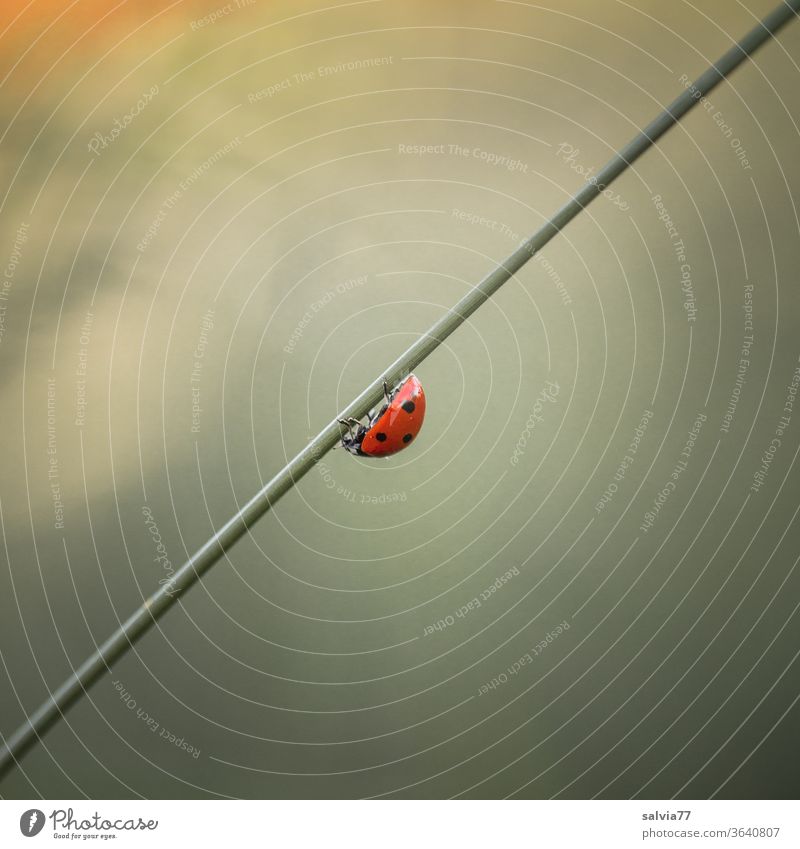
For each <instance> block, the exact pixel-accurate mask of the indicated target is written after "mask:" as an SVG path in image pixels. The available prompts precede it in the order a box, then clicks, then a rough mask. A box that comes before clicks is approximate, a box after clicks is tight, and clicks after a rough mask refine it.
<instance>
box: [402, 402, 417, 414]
mask: <svg viewBox="0 0 800 849" xmlns="http://www.w3.org/2000/svg"><path fill="white" fill-rule="evenodd" d="M403 409H404V410H405V411H406V412H407V413H413V412H414V410H415V409H416V404H414V402H413V401H406V402H405V404H403Z"/></svg>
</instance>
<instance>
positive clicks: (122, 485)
mask: <svg viewBox="0 0 800 849" xmlns="http://www.w3.org/2000/svg"><path fill="white" fill-rule="evenodd" d="M772 5H773V2H772V0H745V2H742V3H739V2H737V3H729V2H723V0H714V2H703V3H701V4H695V5H692V4H689V3H685V2H677V3H673V4H664V3H659V2H655V0H644V2H640V3H637V4H628V3H624V2H612V0H602V2H596V1H595V2H589V0H565V2H562V3H558V4H549V5H539V4H535V3H523V2H488V0H487V2H484V0H480V2H478V1H477V0H476V2H456V0H449V2H422V0H404V2H402V3H401V2H389V0H367V2H351V3H341V4H335V5H323V4H319V3H313V2H305V0H303V2H293V3H289V2H288V1H286V0H284V2H264V0H255V2H251V3H246V2H244V0H241V2H239V3H237V2H235V0H233V2H231V3H229V4H227V5H226V4H224V3H221V2H216V1H215V2H211V3H208V2H202V3H201V2H184V3H177V4H176V3H171V4H170V3H167V2H163V3H160V2H148V3H133V2H132V1H131V2H128V3H120V4H112V3H110V2H94V3H80V4H73V5H72V6H68V5H66V4H62V3H55V2H53V3H41V2H40V3H37V4H34V6H31V7H27V6H26V5H24V4H23V3H22V2H16V1H15V2H11V3H4V4H3V10H2V12H0V31H2V39H1V40H0V43H1V44H2V46H3V47H2V50H0V79H2V80H3V82H2V86H1V87H0V108H2V117H3V121H2V126H3V132H2V139H1V140H0V157H2V159H1V161H2V172H1V173H2V185H1V186H0V202H1V203H2V207H0V226H1V227H2V231H1V232H2V242H0V248H1V250H0V262H2V266H3V269H4V271H3V272H2V273H3V280H2V281H0V282H2V284H3V289H2V292H0V299H1V300H0V310H1V311H2V315H1V316H0V321H2V324H0V329H1V330H2V334H1V335H0V392H2V400H1V402H0V403H1V406H0V409H2V422H3V438H2V445H3V452H2V475H0V508H1V510H2V516H1V518H2V532H3V545H2V547H1V548H0V559H1V560H2V561H3V565H2V569H0V599H2V618H1V619H0V649H1V650H2V661H3V664H2V667H0V677H1V678H2V683H0V693H2V706H1V707H0V732H2V733H3V734H7V733H9V732H10V731H12V730H13V729H14V728H15V727H16V726H17V725H18V724H19V723H20V722H21V721H22V720H23V718H24V716H25V715H26V713H28V712H30V711H31V710H32V709H33V708H35V707H36V706H37V705H38V704H39V703H40V702H41V701H42V700H43V699H44V698H45V696H46V695H47V692H48V688H53V687H54V686H56V685H57V684H58V683H60V682H61V681H62V680H63V679H64V678H65V677H66V676H67V675H68V674H69V672H70V671H71V669H72V668H73V667H74V666H76V665H77V664H78V663H80V661H82V660H83V659H84V657H85V656H86V655H87V654H89V653H90V652H91V651H92V650H93V649H94V647H95V645H96V643H97V642H99V641H100V640H102V639H103V638H104V637H105V636H106V635H107V634H108V633H109V632H110V631H111V630H112V629H113V628H114V627H115V626H116V625H117V624H118V622H119V621H120V620H121V619H123V618H124V617H125V616H127V615H128V614H129V613H130V612H131V611H132V610H133V608H134V607H136V606H137V605H138V604H139V602H140V601H141V599H142V598H143V597H144V595H146V594H148V593H149V592H150V591H152V589H154V588H155V586H156V585H157V583H158V581H159V580H160V579H163V577H164V575H165V573H166V572H167V571H168V570H169V568H170V566H173V567H176V566H177V565H179V563H180V562H182V560H183V559H184V558H185V557H186V556H187V554H190V553H191V552H192V551H193V550H195V549H196V548H197V547H198V546H199V545H200V544H202V543H203V542H204V541H205V539H206V538H207V537H208V536H209V535H210V534H211V533H212V531H213V529H214V528H215V527H217V526H219V525H220V524H221V523H222V522H223V521H224V520H225V519H227V518H228V517H229V516H230V515H231V514H232V513H233V512H234V511H235V510H236V509H237V505H240V504H241V503H242V502H243V501H244V500H246V499H247V498H249V497H250V496H251V495H252V494H253V493H254V492H255V491H256V490H257V489H258V487H259V486H260V485H261V483H262V482H263V481H265V480H266V479H267V478H269V477H270V476H271V475H272V474H273V473H274V472H275V471H276V470H278V469H279V468H280V467H281V466H282V465H283V463H284V461H285V460H286V459H287V458H290V457H291V456H293V455H294V454H295V453H296V452H297V451H298V450H299V449H300V448H302V447H303V446H304V445H305V444H306V442H307V440H308V438H309V437H310V436H312V435H313V434H315V433H316V432H317V430H319V429H320V428H321V427H322V426H323V425H324V424H325V423H327V422H328V421H329V420H330V419H331V418H332V416H333V415H334V414H335V413H336V411H337V410H339V409H340V408H341V407H342V406H343V405H344V404H345V403H346V402H348V401H349V400H350V399H351V398H352V397H354V396H355V395H356V394H357V393H358V392H359V390H360V388H361V387H363V386H364V385H365V384H366V383H367V382H368V381H371V380H372V379H374V378H375V377H376V376H378V375H379V374H380V370H381V369H382V368H383V367H384V366H385V365H387V364H388V363H390V362H391V361H392V360H393V359H394V358H395V356H396V355H397V354H399V353H400V352H401V351H402V350H403V349H404V348H405V347H406V346H408V344H410V343H411V342H412V341H413V340H414V339H415V338H417V336H418V334H420V333H421V332H423V331H424V330H425V329H427V328H428V327H429V326H430V325H431V324H432V323H433V322H434V321H435V320H436V319H438V318H439V317H440V316H441V315H442V314H443V312H444V311H445V310H446V309H447V308H448V307H449V306H450V305H452V304H453V303H454V302H455V301H456V300H457V299H458V298H459V297H461V296H462V295H463V294H464V292H465V291H466V289H467V288H468V287H469V286H471V285H472V284H474V283H475V282H477V281H478V280H479V279H480V278H481V277H482V276H483V275H484V274H485V273H487V272H488V271H489V270H490V269H491V268H492V267H493V265H494V263H496V262H497V261H499V260H501V259H502V258H504V257H505V256H506V255H507V254H509V253H510V252H511V250H512V249H513V248H514V247H515V245H516V242H517V241H518V240H519V239H520V238H522V237H523V236H525V235H527V234H529V233H530V232H531V231H533V230H534V229H535V228H536V227H537V226H538V225H540V224H541V222H542V221H543V220H545V219H546V217H547V216H549V215H550V214H551V213H552V212H553V211H554V210H555V209H556V208H557V207H558V206H559V205H561V204H562V203H563V202H564V201H565V200H566V199H567V197H568V196H569V195H570V194H571V193H572V192H574V191H575V190H576V189H577V188H578V187H579V186H580V185H581V183H582V179H583V177H584V176H585V175H586V172H587V170H588V169H597V168H598V167H600V166H601V165H602V164H603V163H604V161H605V160H606V159H607V158H608V157H609V156H610V155H611V153H612V152H613V151H614V150H615V149H617V148H618V147H619V146H621V145H622V144H624V143H625V142H626V141H627V140H628V139H629V137H630V136H631V135H632V134H633V133H634V131H635V129H636V128H637V127H639V126H641V125H642V124H644V123H645V122H646V121H648V120H650V118H652V117H653V116H654V114H655V113H656V112H657V111H658V110H659V109H660V108H661V107H662V106H663V105H664V104H666V103H667V102H669V101H670V100H672V99H673V98H674V97H675V96H677V94H678V93H679V92H680V91H682V90H683V87H684V83H683V82H682V80H681V78H682V77H684V75H685V77H684V79H685V78H686V77H688V78H692V77H694V76H696V75H697V74H699V73H700V72H701V71H702V70H703V69H704V67H705V66H706V65H707V64H708V63H709V62H710V61H712V60H714V59H716V58H717V57H718V56H719V55H720V54H721V53H722V52H723V51H724V50H726V49H727V48H728V47H729V46H730V44H731V40H732V39H733V38H738V37H739V36H741V35H742V34H743V33H744V32H745V31H746V30H747V29H749V28H750V27H751V26H752V25H753V24H754V22H755V20H756V18H757V17H760V16H762V15H764V14H765V13H766V12H768V11H769V10H770V8H771V7H772ZM798 58H800V24H797V23H794V24H793V25H790V26H789V27H787V28H786V29H785V31H783V32H782V33H781V34H780V36H779V38H778V40H777V42H773V43H771V44H768V45H767V46H766V47H765V48H763V49H762V50H761V51H760V52H759V53H758V54H757V55H756V57H755V59H754V61H752V62H750V63H749V64H747V65H745V66H743V67H742V68H741V69H740V70H739V71H737V72H736V73H735V75H734V76H733V77H732V78H731V80H730V82H729V83H727V84H724V85H722V86H720V87H719V88H718V89H716V90H715V91H714V92H713V93H711V95H710V96H709V98H708V102H707V103H704V104H703V105H702V106H700V107H699V108H697V109H696V110H695V111H694V112H693V113H692V114H691V115H689V116H688V117H687V118H686V119H685V120H684V121H682V122H681V124H680V126H679V127H677V128H676V129H674V130H673V131H671V132H670V133H669V134H668V136H667V137H665V139H664V140H663V141H662V142H661V143H659V145H658V147H657V149H655V150H653V151H651V152H650V153H649V154H648V155H647V156H646V157H644V158H643V159H641V160H640V161H639V162H638V163H637V164H636V166H635V168H633V169H632V170H631V171H630V172H629V173H628V174H626V175H625V176H624V177H623V178H622V179H620V180H619V181H618V183H616V184H615V185H614V187H613V191H614V193H615V197H614V198H600V199H598V200H597V201H596V202H595V203H594V204H593V205H592V206H591V207H590V208H589V209H588V210H587V211H586V212H585V213H583V214H582V215H581V216H579V217H578V218H577V219H576V220H575V221H574V222H573V223H572V224H570V225H569V227H568V228H567V229H566V230H565V232H564V233H563V234H562V235H560V236H559V237H558V238H556V239H554V240H553V242H552V243H551V244H550V245H548V246H547V248H546V250H545V251H544V253H543V257H542V258H540V259H535V260H534V261H532V262H530V263H529V265H528V266H527V267H526V268H524V269H523V270H522V271H521V272H520V273H519V274H518V275H517V277H516V278H515V279H514V280H513V281H511V282H510V283H509V284H508V285H507V286H506V287H505V288H504V289H503V290H502V291H501V292H500V293H499V294H498V295H497V296H496V297H495V298H494V299H493V300H492V302H491V303H489V304H487V305H486V306H485V307H484V308H483V309H481V310H480V311H479V312H478V313H476V314H475V315H474V316H473V317H472V318H471V319H470V320H469V322H468V324H467V325H465V326H464V327H463V328H462V329H460V330H459V331H458V332H457V333H456V334H454V335H453V336H451V337H450V338H449V339H448V340H447V342H446V344H445V345H443V346H442V347H441V348H440V349H439V350H438V351H437V352H436V353H435V354H434V355H433V356H431V357H430V358H429V359H428V360H427V361H426V362H425V363H423V364H422V365H421V366H420V367H419V369H418V370H417V374H418V376H419V377H420V379H421V380H422V382H423V384H424V386H425V389H426V392H427V396H428V418H427V422H426V424H425V427H424V429H423V431H422V433H421V435H420V438H419V441H418V442H415V444H414V445H413V446H412V447H411V448H410V449H409V450H408V451H407V452H405V453H403V454H401V455H399V456H397V457H396V458H394V459H390V460H386V461H381V462H367V461H361V460H356V459H354V458H353V457H351V456H350V455H348V454H346V453H345V452H343V451H334V452H332V453H331V454H330V455H329V456H327V457H326V458H325V459H324V462H323V463H322V464H320V466H319V467H318V468H317V469H315V470H312V471H311V472H310V473H309V474H308V475H307V477H306V478H304V479H303V481H302V482H301V483H300V484H299V486H298V487H297V488H296V490H294V491H292V492H290V493H289V494H288V495H287V496H285V498H284V499H283V500H282V501H281V502H280V504H279V505H278V507H277V508H276V509H275V510H274V511H273V512H272V513H270V514H269V515H267V516H266V517H265V518H264V519H262V520H261V521H260V522H259V523H258V524H257V526H256V527H255V528H254V529H253V530H252V533H251V534H250V536H249V537H248V538H246V539H244V540H242V541H241V542H239V543H238V544H237V545H236V546H235V547H234V549H233V550H232V551H231V552H230V553H229V555H228V557H227V558H226V559H225V560H224V561H223V562H221V563H219V564H218V565H217V566H216V567H215V568H214V569H213V570H212V571H211V572H210V573H209V574H208V576H207V577H206V578H204V579H203V581H202V584H201V585H199V586H197V587H195V588H194V589H193V590H191V591H190V592H189V593H188V594H187V595H186V596H185V597H184V598H183V599H181V601H180V602H179V604H178V605H177V606H176V607H175V608H174V609H173V610H172V611H171V612H170V613H169V614H168V615H166V616H165V617H164V618H163V619H162V620H161V622H160V623H159V626H158V628H157V629H154V630H153V631H152V632H151V633H149V634H148V635H147V636H146V637H145V638H144V639H142V640H141V642H140V643H138V644H137V646H136V648H135V651H134V652H131V653H130V654H129V655H128V656H127V657H125V658H124V659H123V660H121V661H120V662H118V663H117V664H116V665H115V667H114V669H113V670H112V671H110V672H109V674H108V675H107V676H106V677H104V678H103V679H101V680H100V681H99V683H98V684H97V685H96V686H95V687H94V688H92V690H91V691H90V693H89V694H88V697H87V698H85V699H83V700H82V702H81V703H80V704H79V705H77V706H76V707H75V708H74V709H72V710H71V711H70V712H69V714H68V715H67V717H66V720H65V721H63V722H62V723H61V724H60V725H59V726H58V727H56V728H55V729H53V730H52V731H51V732H50V733H49V734H48V735H47V736H46V737H45V738H44V740H43V742H42V744H41V745H39V746H37V747H36V748H35V749H34V750H33V751H32V752H31V753H30V754H29V755H28V756H27V757H26V759H25V760H24V762H23V764H22V766H21V767H20V768H19V769H18V770H16V771H15V772H14V773H13V774H11V775H10V776H8V777H7V778H6V779H5V780H4V781H3V782H2V783H0V793H1V794H2V795H3V796H5V797H16V798H19V797H35V796H38V795H41V796H44V797H50V798H73V797H82V796H88V797H91V798H118V797H138V796H142V797H161V798H170V797H195V796H209V797H228V796H230V797H256V798H260V797H275V798H284V797H305V798H319V797H363V796H375V795H382V796H394V797H437V798H440V797H450V796H457V795H461V796H466V797H504V796H509V795H511V796H517V797H535V798H548V797H553V796H557V797H561V798H589V797H594V796H599V797H604V798H609V797H615V798H620V797H632V796H638V797H641V798H667V797H672V796H678V797H683V798H705V797H709V796H713V795H717V796H720V797H731V798H738V797H772V798H776V797H789V798H794V797H796V796H797V793H798V778H799V777H800V772H799V769H800V768H799V767H798V762H797V758H796V754H795V753H796V750H797V743H798V726H799V724H800V723H799V720H800V708H798V705H797V700H798V696H799V694H800V680H799V679H798V670H799V669H800V667H799V666H798V664H797V661H796V658H797V654H798V648H800V647H799V646H798V637H800V624H798V616H797V606H798V590H799V589H800V576H799V575H798V573H797V567H796V563H797V558H798V554H799V553H800V552H798V541H799V534H798V526H797V521H796V517H797V511H798V505H800V498H798V496H799V495H800V489H799V488H798V479H799V478H798V469H797V465H796V459H797V454H798V450H799V449H800V406H798V405H793V404H792V403H791V402H792V401H793V399H794V397H795V396H794V395H793V394H791V392H792V391H793V388H796V386H797V381H798V380H800V372H798V371H797V368H798V364H799V361H798V356H799V355H800V341H799V340H798V333H797V322H798V318H800V301H799V300H798V294H797V293H798V288H797V287H798V272H797V269H798V258H800V239H798V233H799V231H800V226H799V225H798V213H797V209H796V201H795V199H794V198H795V197H796V196H797V194H798V191H799V190H800V157H798V156H797V150H798V126H797V120H798V117H800V85H798V79H800V73H799V71H798V65H797V61H798ZM117 121H118V122H119V123H115V122H117ZM654 196H660V200H656V201H654V199H653V198H654ZM659 204H661V205H660V206H659ZM666 216H669V220H667V218H666ZM660 218H661V220H660ZM670 224H671V226H672V230H670ZM748 287H752V289H749V288H748ZM750 319H752V321H751V323H750ZM750 336H752V340H749V339H748V338H747V337H750ZM746 341H751V343H752V344H750V346H749V347H748V348H747V352H748V354H749V356H747V358H746V364H745V365H741V361H742V359H743V357H742V353H741V352H742V347H743V343H744V342H746ZM548 381H550V383H548ZM793 381H794V383H793ZM554 387H557V388H554ZM544 390H547V392H546V393H545V394H542V393H543V392H544ZM787 398H789V399H790V402H787ZM734 402H735V403H734ZM726 415H727V418H726ZM782 416H786V417H787V418H788V419H789V421H788V422H782V421H781V417H782ZM643 420H644V422H645V423H646V428H644V429H642V428H641V427H640V424H641V422H642V421H643ZM695 422H699V424H698V425H697V426H695ZM637 428H638V429H639V430H638V432H637ZM775 439H778V440H780V444H779V445H777V444H776V443H775V442H774V440H775ZM687 445H688V446H689V447H688V449H687ZM632 446H633V447H632ZM765 452H767V454H766V456H767V460H766V461H765V460H764V457H765ZM626 457H628V458H629V460H626V459H625V458H626ZM681 460H683V461H684V463H685V464H684V465H678V464H679V463H680V461H681ZM676 468H677V469H679V471H677V472H676V476H675V478H673V477H671V475H672V473H673V471H674V470H676ZM764 468H765V469H766V472H764V473H763V477H761V478H759V477H756V476H757V474H758V473H759V472H761V471H763V469H764ZM671 484H674V488H673V487H672V486H671ZM668 485H669V486H668ZM615 487H616V489H615ZM665 487H667V489H665ZM612 490H613V491H612ZM662 491H663V492H665V493H666V494H665V495H663V496H659V493H661V492H662ZM604 493H605V494H606V495H605V500H604ZM657 500H659V501H660V503H659V509H658V511H656V510H655V509H654V502H656V501H657ZM143 508H144V510H143ZM145 511H150V512H149V513H147V514H145ZM647 514H652V515H651V516H650V517H649V518H648V515H647ZM148 517H150V518H149V519H148ZM154 528H157V530H158V534H159V537H158V538H160V539H161V541H162V545H163V549H161V550H159V549H158V548H157V547H156V545H155V539H156V538H155V537H154V536H153V533H154ZM159 556H161V558H162V559H161V560H158V559H157V558H158V557H159ZM476 599H477V602H476V601H475V600H476ZM459 611H461V615H459ZM562 623H566V626H565V625H564V624H562ZM567 626H568V627H567Z"/></svg>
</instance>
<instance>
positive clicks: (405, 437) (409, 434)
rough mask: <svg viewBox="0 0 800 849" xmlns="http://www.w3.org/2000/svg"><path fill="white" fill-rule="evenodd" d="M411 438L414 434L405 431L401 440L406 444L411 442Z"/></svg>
mask: <svg viewBox="0 0 800 849" xmlns="http://www.w3.org/2000/svg"><path fill="white" fill-rule="evenodd" d="M413 438H414V434H412V433H407V434H406V435H405V436H404V437H403V442H405V443H406V444H408V443H409V442H411V440H412V439H413Z"/></svg>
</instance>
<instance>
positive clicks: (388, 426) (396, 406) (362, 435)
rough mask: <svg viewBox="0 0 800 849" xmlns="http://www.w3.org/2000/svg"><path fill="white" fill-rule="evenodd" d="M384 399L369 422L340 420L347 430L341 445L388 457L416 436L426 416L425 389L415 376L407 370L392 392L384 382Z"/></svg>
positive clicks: (361, 454) (360, 452)
mask: <svg viewBox="0 0 800 849" xmlns="http://www.w3.org/2000/svg"><path fill="white" fill-rule="evenodd" d="M384 393H385V395H386V403H385V404H384V405H383V406H382V407H381V408H380V410H378V411H377V412H376V413H374V414H372V413H371V414H370V416H369V423H368V424H367V425H363V424H361V422H359V421H357V420H356V419H350V421H348V422H342V424H344V425H347V427H348V431H347V433H345V434H344V436H343V437H342V446H343V447H344V448H346V449H347V450H348V451H349V452H350V453H351V454H355V455H357V456H359V457H388V456H389V455H390V454H396V453H397V452H398V451H402V450H403V449H404V448H407V447H408V446H409V445H410V444H411V443H412V442H413V441H414V440H415V439H416V438H417V434H418V433H419V431H420V428H421V427H422V422H423V421H424V419H425V392H424V391H423V389H422V384H421V383H420V382H419V380H418V379H417V377H416V376H415V375H413V374H410V375H409V376H408V377H407V378H406V379H405V380H402V381H401V382H400V383H399V384H398V385H397V386H396V387H395V388H394V389H393V390H392V391H391V392H389V390H388V387H387V386H386V384H385V383H384Z"/></svg>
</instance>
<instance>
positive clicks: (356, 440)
mask: <svg viewBox="0 0 800 849" xmlns="http://www.w3.org/2000/svg"><path fill="white" fill-rule="evenodd" d="M366 432H367V429H366V428H365V427H364V426H363V425H362V426H361V427H360V428H358V430H357V431H356V432H355V433H353V432H352V431H347V433H345V434H344V436H342V448H344V449H345V450H346V451H349V452H350V453H351V454H355V455H356V456H357V457H363V456H364V452H363V451H362V450H361V443H362V442H363V441H364V434H365V433H366Z"/></svg>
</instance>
